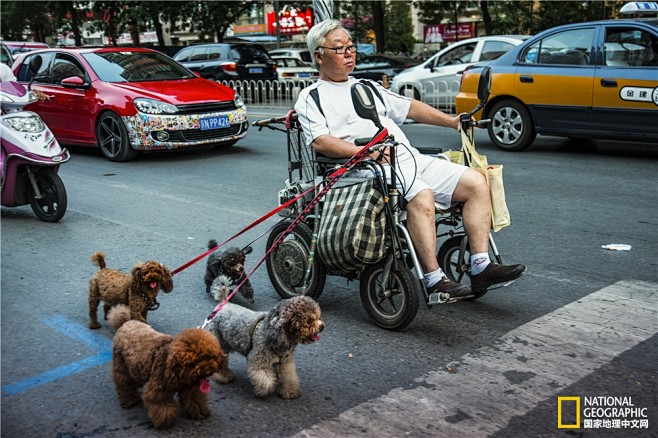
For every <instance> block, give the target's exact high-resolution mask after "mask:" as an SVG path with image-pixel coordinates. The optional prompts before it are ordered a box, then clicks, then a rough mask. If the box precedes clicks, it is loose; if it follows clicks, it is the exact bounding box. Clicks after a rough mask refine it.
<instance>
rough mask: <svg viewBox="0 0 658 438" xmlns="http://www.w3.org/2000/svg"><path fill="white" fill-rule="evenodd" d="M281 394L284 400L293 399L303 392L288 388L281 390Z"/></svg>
mask: <svg viewBox="0 0 658 438" xmlns="http://www.w3.org/2000/svg"><path fill="white" fill-rule="evenodd" d="M279 395H280V396H281V398H282V399H284V400H292V399H295V398H299V397H300V396H301V395H302V392H301V391H300V390H299V389H286V390H281V391H279Z"/></svg>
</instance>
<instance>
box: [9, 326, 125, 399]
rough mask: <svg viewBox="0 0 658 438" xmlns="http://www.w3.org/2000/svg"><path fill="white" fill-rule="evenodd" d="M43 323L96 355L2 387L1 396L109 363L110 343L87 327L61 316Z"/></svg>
mask: <svg viewBox="0 0 658 438" xmlns="http://www.w3.org/2000/svg"><path fill="white" fill-rule="evenodd" d="M43 323H44V324H46V325H47V326H49V327H52V328H54V329H55V330H57V331H59V332H61V333H62V334H64V335H66V336H68V337H70V338H73V339H75V340H77V341H80V342H82V343H83V344H84V345H85V346H87V347H89V348H90V349H93V350H95V351H96V352H97V354H95V355H93V356H90V357H87V358H85V359H82V360H79V361H77V362H73V363H70V364H68V365H64V366H61V367H58V368H55V369H52V370H49V371H46V372H44V373H42V374H39V375H37V376H34V377H29V378H27V379H23V380H20V381H18V382H15V383H10V384H7V385H4V386H3V387H2V393H3V396H5V395H14V394H18V393H20V392H23V391H27V390H28V389H32V388H35V387H37V386H41V385H45V384H46V383H50V382H54V381H55V380H60V379H64V378H66V377H69V376H71V375H73V374H77V373H81V372H83V371H85V370H87V369H89V368H93V367H95V366H98V365H102V364H104V363H107V362H109V361H110V360H111V359H112V341H111V340H109V339H107V338H105V337H103V336H100V335H98V334H96V333H92V332H90V331H89V329H88V328H87V327H83V326H81V325H79V324H76V323H74V322H72V321H70V320H68V319H66V318H64V317H63V316H59V315H55V316H52V317H50V318H47V319H45V320H43Z"/></svg>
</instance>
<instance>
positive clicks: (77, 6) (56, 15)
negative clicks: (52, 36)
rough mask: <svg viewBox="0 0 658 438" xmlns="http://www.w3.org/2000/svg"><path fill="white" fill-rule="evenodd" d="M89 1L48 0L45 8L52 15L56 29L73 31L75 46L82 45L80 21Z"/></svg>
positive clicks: (81, 21)
mask: <svg viewBox="0 0 658 438" xmlns="http://www.w3.org/2000/svg"><path fill="white" fill-rule="evenodd" d="M88 4H89V2H81V1H49V2H47V3H46V5H45V7H46V10H47V11H48V12H49V13H50V15H51V16H52V19H53V22H54V24H55V27H56V29H58V30H60V31H65V32H66V31H68V32H71V33H73V38H74V40H75V45H76V46H81V45H82V32H81V29H82V23H83V22H84V20H85V19H86V14H87V11H88V9H87V5H88Z"/></svg>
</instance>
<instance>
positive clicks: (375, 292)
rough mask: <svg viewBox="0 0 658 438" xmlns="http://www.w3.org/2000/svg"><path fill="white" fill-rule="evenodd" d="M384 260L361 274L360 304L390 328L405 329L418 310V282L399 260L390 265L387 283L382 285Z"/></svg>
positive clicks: (385, 326)
mask: <svg viewBox="0 0 658 438" xmlns="http://www.w3.org/2000/svg"><path fill="white" fill-rule="evenodd" d="M384 263H385V260H384V261H381V262H379V263H376V264H374V265H370V266H367V267H366V268H365V269H364V270H363V272H362V273H361V279H360V283H361V284H360V290H361V303H362V304H363V308H364V309H365V310H366V312H367V313H368V316H370V318H371V319H372V320H373V321H374V322H375V324H377V325H378V326H380V327H382V328H385V329H387V330H402V329H403V328H405V327H406V326H408V325H409V324H411V321H413V320H414V318H415V317H416V313H418V289H417V287H418V286H417V283H418V281H417V280H415V279H414V278H413V275H411V271H410V270H409V268H408V267H407V266H406V265H405V264H404V262H403V261H399V262H398V264H397V268H395V267H394V266H391V271H390V273H389V279H388V284H386V285H384V284H382V279H381V276H382V273H383V272H384Z"/></svg>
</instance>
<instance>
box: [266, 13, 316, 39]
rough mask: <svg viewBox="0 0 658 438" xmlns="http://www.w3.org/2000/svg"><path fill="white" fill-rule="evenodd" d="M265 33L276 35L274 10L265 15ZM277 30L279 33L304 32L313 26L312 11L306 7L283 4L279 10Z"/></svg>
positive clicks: (293, 33)
mask: <svg viewBox="0 0 658 438" xmlns="http://www.w3.org/2000/svg"><path fill="white" fill-rule="evenodd" d="M266 21H267V33H268V34H269V35H276V27H277V21H276V20H275V18H274V12H268V13H267V17H266ZM278 26H279V29H280V30H279V32H280V33H281V35H296V34H300V33H306V32H308V30H309V29H310V28H311V26H313V11H312V10H311V9H306V11H302V10H301V9H295V8H293V7H290V6H285V7H284V8H283V9H282V10H281V11H279V21H278Z"/></svg>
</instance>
